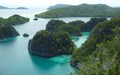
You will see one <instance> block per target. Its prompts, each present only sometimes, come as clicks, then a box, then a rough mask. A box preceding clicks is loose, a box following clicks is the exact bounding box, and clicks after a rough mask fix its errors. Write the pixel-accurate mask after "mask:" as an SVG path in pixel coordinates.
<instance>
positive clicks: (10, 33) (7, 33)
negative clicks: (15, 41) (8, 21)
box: [0, 25, 19, 40]
mask: <svg viewBox="0 0 120 75" xmlns="http://www.w3.org/2000/svg"><path fill="white" fill-rule="evenodd" d="M18 35H19V33H18V32H17V31H16V30H15V28H14V27H12V26H10V25H2V26H0V40H3V39H4V38H11V37H16V36H18Z"/></svg>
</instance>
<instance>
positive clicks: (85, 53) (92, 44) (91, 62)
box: [71, 17, 120, 75]
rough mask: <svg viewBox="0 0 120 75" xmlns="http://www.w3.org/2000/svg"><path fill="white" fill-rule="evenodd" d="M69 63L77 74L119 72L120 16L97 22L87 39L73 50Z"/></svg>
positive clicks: (92, 74)
mask: <svg viewBox="0 0 120 75" xmlns="http://www.w3.org/2000/svg"><path fill="white" fill-rule="evenodd" d="M71 65H73V66H75V67H77V68H79V70H80V71H79V72H80V73H79V75H119V74H120V17H116V18H112V19H111V20H109V21H105V22H102V23H99V24H97V25H96V26H95V27H94V29H93V30H92V32H91V34H90V36H89V38H88V40H87V41H86V42H85V43H84V44H83V45H82V46H81V47H80V48H79V49H77V50H74V51H73V54H72V60H71Z"/></svg>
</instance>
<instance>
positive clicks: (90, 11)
mask: <svg viewBox="0 0 120 75" xmlns="http://www.w3.org/2000/svg"><path fill="white" fill-rule="evenodd" d="M119 12H120V8H113V7H110V6H108V5H105V4H81V5H77V6H69V7H63V8H56V9H53V10H48V11H46V12H43V13H40V14H36V15H35V16H36V17H40V18H60V17H115V16H120V13H119Z"/></svg>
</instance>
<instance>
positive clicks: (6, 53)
mask: <svg viewBox="0 0 120 75" xmlns="http://www.w3.org/2000/svg"><path fill="white" fill-rule="evenodd" d="M43 11H46V10H44V9H39V10H38V9H29V10H14V9H11V10H0V17H4V18H7V17H9V16H11V15H13V14H19V15H21V16H25V17H29V18H30V19H31V20H30V22H28V23H25V24H23V25H17V26H14V27H15V28H16V30H17V31H18V32H19V33H20V36H18V37H15V38H10V39H5V40H4V41H0V75H67V74H70V72H75V69H74V68H73V67H71V66H70V58H71V56H70V55H62V56H56V57H52V58H42V57H38V56H33V55H31V54H29V52H28V48H27V47H28V41H29V40H30V39H31V38H32V37H33V36H34V35H35V33H36V32H37V31H39V30H43V29H45V27H46V24H47V22H48V21H49V20H50V19H42V18H39V20H38V21H33V18H34V14H37V13H40V12H43ZM55 19H60V20H64V21H65V22H69V21H75V20H83V21H85V22H87V21H88V20H89V19H90V18H89V17H71V18H55ZM24 33H28V34H29V35H30V36H29V37H23V36H22V35H23V34H24ZM88 36H89V32H83V36H81V37H78V40H77V41H74V38H73V41H74V42H75V44H76V45H77V47H80V46H81V44H82V43H84V41H85V40H86V39H87V38H88Z"/></svg>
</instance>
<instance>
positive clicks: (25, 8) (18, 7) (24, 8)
mask: <svg viewBox="0 0 120 75" xmlns="http://www.w3.org/2000/svg"><path fill="white" fill-rule="evenodd" d="M16 9H28V8H26V7H17V8H16Z"/></svg>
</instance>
